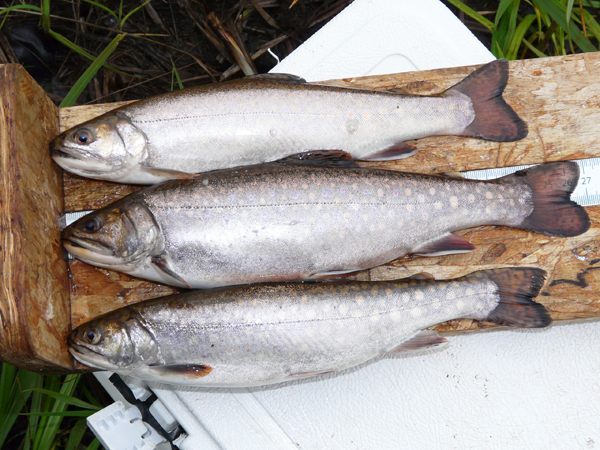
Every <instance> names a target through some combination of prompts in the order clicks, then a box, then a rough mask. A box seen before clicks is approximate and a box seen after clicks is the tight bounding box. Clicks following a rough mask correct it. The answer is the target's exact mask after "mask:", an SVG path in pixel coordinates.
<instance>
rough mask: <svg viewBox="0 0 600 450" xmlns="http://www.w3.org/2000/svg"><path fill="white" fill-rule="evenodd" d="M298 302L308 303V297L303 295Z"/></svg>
mask: <svg viewBox="0 0 600 450" xmlns="http://www.w3.org/2000/svg"><path fill="white" fill-rule="evenodd" d="M300 301H301V302H302V303H308V295H303V296H302V297H300Z"/></svg>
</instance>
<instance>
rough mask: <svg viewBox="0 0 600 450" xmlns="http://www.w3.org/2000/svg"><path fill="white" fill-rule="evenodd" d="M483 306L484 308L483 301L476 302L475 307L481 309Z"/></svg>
mask: <svg viewBox="0 0 600 450" xmlns="http://www.w3.org/2000/svg"><path fill="white" fill-rule="evenodd" d="M481 308H483V303H481V302H477V303H475V309H477V310H480V309H481Z"/></svg>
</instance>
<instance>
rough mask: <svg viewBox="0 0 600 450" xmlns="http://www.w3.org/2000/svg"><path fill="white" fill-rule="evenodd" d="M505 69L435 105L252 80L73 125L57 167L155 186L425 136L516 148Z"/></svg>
mask: <svg viewBox="0 0 600 450" xmlns="http://www.w3.org/2000/svg"><path fill="white" fill-rule="evenodd" d="M507 79H508V63H507V61H506V60H498V61H493V62H491V63H489V64H487V65H485V66H483V67H482V68H480V69H479V70H477V71H475V72H474V73H473V74H471V75H470V76H468V77H467V78H465V79H464V80H463V81H462V82H460V83H459V84H457V85H456V86H454V87H453V88H451V89H449V90H447V91H446V92H444V93H443V94H441V95H436V96H428V97H427V96H407V95H402V94H399V93H396V92H393V91H374V90H367V89H351V88H341V87H332V86H323V85H315V84H308V83H306V82H305V81H304V80H303V79H301V78H298V77H294V76H291V75H283V74H279V75H269V74H267V75H259V76H255V77H248V78H246V79H243V80H237V81H231V82H226V83H220V84H214V85H209V86H200V87H197V88H191V89H186V90H182V91H178V92H174V93H169V94H164V95H159V96H157V97H153V98H149V99H146V100H142V101H139V102H136V103H134V104H130V105H127V106H124V107H122V108H119V109H116V110H114V111H111V112H109V113H107V114H104V115H102V116H100V117H97V118H95V119H93V120H91V121H89V122H87V123H84V124H82V125H79V126H77V127H75V128H73V129H71V130H68V131H67V132H65V133H63V134H61V135H60V136H58V137H57V138H56V139H54V141H53V142H52V143H51V146H50V148H51V150H52V156H53V158H54V160H55V161H56V162H57V163H58V164H59V165H60V166H62V167H63V168H64V169H66V170H68V171H70V172H73V173H75V174H77V175H81V176H84V177H89V178H97V179H103V180H108V181H117V182H121V183H133V184H155V183H157V182H160V181H165V180H169V179H174V178H182V177H183V178H185V177H189V174H190V173H192V174H193V173H200V172H206V171H212V170H217V169H225V168H231V167H238V166H244V165H250V164H259V163H264V162H269V161H275V160H278V159H281V158H284V157H286V156H288V155H291V154H295V153H300V152H304V151H309V150H344V151H346V152H348V153H350V154H351V155H352V157H353V158H355V159H367V160H386V159H396V158H401V157H406V156H410V155H411V154H413V153H414V149H413V148H412V147H409V146H408V145H406V144H405V143H404V141H406V140H409V139H417V138H421V137H424V136H432V135H442V134H446V135H462V136H471V137H478V138H482V139H489V140H494V141H514V140H518V139H522V138H524V137H525V136H526V135H527V126H526V125H525V123H524V122H523V121H522V120H521V119H519V117H518V116H517V114H516V113H515V112H514V111H513V109H512V108H511V107H510V106H509V105H507V104H506V103H505V101H504V100H503V98H502V92H503V90H504V87H505V86H506V82H507Z"/></svg>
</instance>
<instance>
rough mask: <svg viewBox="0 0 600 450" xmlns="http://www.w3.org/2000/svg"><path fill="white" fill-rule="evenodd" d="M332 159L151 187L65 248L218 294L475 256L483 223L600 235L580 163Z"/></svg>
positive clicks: (88, 225)
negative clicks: (494, 168) (481, 170)
mask: <svg viewBox="0 0 600 450" xmlns="http://www.w3.org/2000/svg"><path fill="white" fill-rule="evenodd" d="M324 153H325V154H319V155H315V158H313V159H304V158H305V156H304V155H301V156H300V159H296V160H294V159H293V158H292V157H290V158H287V159H285V160H283V161H280V162H276V163H266V164H259V165H256V166H248V167H244V168H238V169H227V170H222V171H215V172H209V173H206V174H203V175H201V176H198V177H197V178H194V179H189V180H173V181H167V182H164V183H162V184H159V185H155V186H150V187H146V188H144V189H142V190H140V191H137V192H135V193H133V194H130V195H128V196H126V197H123V198H122V199H120V200H118V201H116V202H115V203H112V204H110V205H108V206H106V207H104V208H102V209H99V210H97V211H94V212H91V213H89V214H87V215H85V216H83V217H82V218H80V219H78V220H77V221H75V222H73V223H72V224H71V225H69V226H68V227H67V228H65V229H64V230H63V235H62V241H63V245H64V247H65V248H66V250H67V251H68V252H69V253H71V254H72V255H73V256H74V257H76V258H79V259H80V260H82V261H84V262H87V263H89V264H92V265H96V266H99V267H104V268H108V269H113V270H116V271H120V272H124V273H127V274H129V275H132V276H134V277H140V278H145V279H148V280H153V281H157V282H160V283H165V284H170V285H173V286H177V287H182V288H214V287H219V286H227V285H237V284H247V283H259V282H269V281H271V282H274V281H304V280H321V279H328V278H331V277H335V276H338V275H340V274H344V273H350V272H355V271H359V270H363V269H368V268H371V267H375V266H379V265H381V264H384V263H387V262H389V261H392V260H394V259H396V258H399V257H401V256H404V255H406V254H409V253H412V254H418V255H426V256H436V255H443V254H450V253H461V252H469V251H472V250H473V249H474V246H473V245H472V244H471V243H470V242H469V241H468V240H467V239H466V238H465V237H462V236H460V235H457V234H454V233H453V232H454V231H457V230H463V229H467V228H472V227H476V226H480V225H504V226H509V227H516V228H522V229H525V230H529V231H533V232H539V233H545V234H548V235H554V236H576V235H578V234H581V233H584V232H585V231H587V230H588V229H589V226H590V220H589V217H588V214H587V212H586V211H585V209H584V208H583V207H581V206H579V205H577V204H576V203H574V202H572V201H571V200H570V193H571V192H572V191H573V189H574V187H575V186H576V184H577V181H578V178H579V167H578V166H577V164H575V163H574V162H560V163H549V164H542V165H539V166H535V167H532V168H529V169H526V170H522V171H518V172H516V173H514V174H512V175H508V176H505V177H503V178H499V179H496V180H490V181H476V180H466V179H458V178H454V177H449V176H436V175H421V174H412V173H402V172H396V171H391V170H382V169H369V168H364V167H358V166H355V165H356V163H355V162H353V161H352V160H349V159H348V157H347V155H346V154H343V153H342V154H340V155H337V156H335V158H331V159H328V158H329V156H328V153H327V152H324ZM344 155H345V156H346V158H345V159H344V158H343V157H342V156H344ZM317 156H318V157H317ZM320 158H323V160H321V159H320ZM346 164H347V165H346Z"/></svg>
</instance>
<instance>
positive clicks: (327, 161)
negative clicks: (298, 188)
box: [274, 150, 358, 167]
mask: <svg viewBox="0 0 600 450" xmlns="http://www.w3.org/2000/svg"><path fill="white" fill-rule="evenodd" d="M274 162H276V163H282V164H302V165H311V166H336V167H358V164H357V163H356V161H355V160H354V159H352V156H350V153H347V152H344V151H342V150H311V151H309V152H303V153H295V154H293V155H290V156H286V157H285V158H281V159H278V160H277V161H274Z"/></svg>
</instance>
